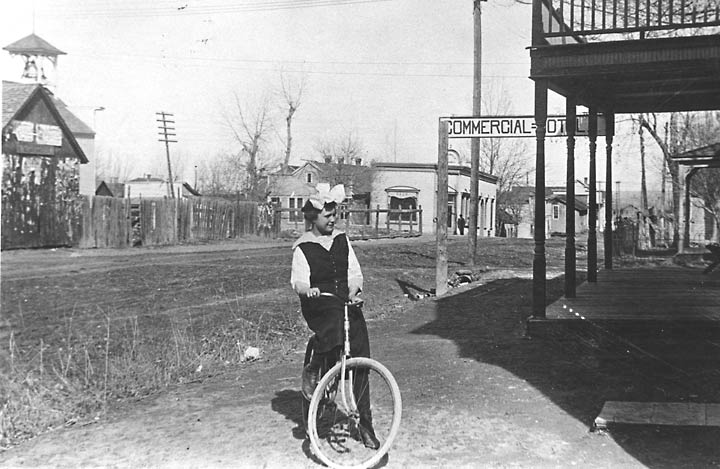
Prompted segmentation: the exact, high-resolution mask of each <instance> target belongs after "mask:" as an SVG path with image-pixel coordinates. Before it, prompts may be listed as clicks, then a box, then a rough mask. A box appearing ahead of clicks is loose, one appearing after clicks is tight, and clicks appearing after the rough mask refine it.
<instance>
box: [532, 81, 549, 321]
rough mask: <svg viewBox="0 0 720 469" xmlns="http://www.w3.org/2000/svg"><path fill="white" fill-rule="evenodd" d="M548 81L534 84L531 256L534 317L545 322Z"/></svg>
mask: <svg viewBox="0 0 720 469" xmlns="http://www.w3.org/2000/svg"><path fill="white" fill-rule="evenodd" d="M547 97H548V83H547V80H536V81H535V126H536V130H535V136H536V137H535V138H536V154H535V222H534V224H535V251H534V254H533V309H532V311H533V317H534V318H538V319H545V273H546V262H545V127H546V126H547Z"/></svg>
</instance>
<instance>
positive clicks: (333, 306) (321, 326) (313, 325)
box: [301, 298, 370, 357]
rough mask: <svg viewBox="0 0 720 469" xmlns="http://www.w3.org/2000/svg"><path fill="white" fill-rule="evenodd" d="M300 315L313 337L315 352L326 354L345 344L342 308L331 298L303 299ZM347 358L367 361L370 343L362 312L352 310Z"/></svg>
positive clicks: (357, 308)
mask: <svg viewBox="0 0 720 469" xmlns="http://www.w3.org/2000/svg"><path fill="white" fill-rule="evenodd" d="M301 305H302V314H303V317H304V318H305V321H306V322H307V325H308V327H309V328H310V329H311V330H312V331H313V332H314V333H315V336H316V338H317V342H316V344H315V351H316V352H317V353H326V352H329V351H331V350H333V349H335V348H337V347H341V346H342V344H343V342H344V340H345V331H344V329H343V305H342V303H340V302H339V301H337V300H335V299H333V298H317V299H303V300H302V301H301ZM348 316H349V318H350V354H351V355H352V356H353V357H369V356H370V341H369V339H368V332H367V325H366V324H365V317H364V316H363V313H362V309H361V308H359V307H356V306H351V307H350V309H349V311H348Z"/></svg>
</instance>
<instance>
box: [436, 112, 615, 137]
mask: <svg viewBox="0 0 720 469" xmlns="http://www.w3.org/2000/svg"><path fill="white" fill-rule="evenodd" d="M565 120H566V119H565V116H548V118H547V123H546V127H545V136H546V137H564V136H567V129H566V125H565ZM440 121H446V122H447V123H448V137H449V138H518V137H535V128H536V126H535V117H533V116H493V117H441V118H440ZM588 121H589V119H588V116H587V115H581V116H577V124H576V127H575V136H577V137H586V136H588V133H589V132H588V130H589V126H588ZM597 135H598V136H602V135H605V118H604V116H601V115H599V116H598V128H597Z"/></svg>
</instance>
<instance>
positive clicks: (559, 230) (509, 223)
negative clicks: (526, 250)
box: [503, 181, 604, 238]
mask: <svg viewBox="0 0 720 469" xmlns="http://www.w3.org/2000/svg"><path fill="white" fill-rule="evenodd" d="M588 198H589V197H588V193H587V184H586V183H585V182H581V181H577V183H576V187H575V231H576V233H578V234H580V233H585V232H587V230H588ZM597 198H598V202H597V204H598V207H602V206H603V202H602V200H603V195H602V194H600V193H598V195H597ZM566 208H567V193H566V190H565V187H564V186H562V187H553V186H547V187H546V188H545V234H546V236H548V237H549V236H551V235H552V234H556V235H564V234H565V233H566V230H565V222H566V213H567V211H566ZM599 213H601V212H600V211H599ZM599 216H600V215H599ZM602 218H603V220H604V217H602ZM503 219H504V220H505V221H504V229H505V232H506V235H507V236H509V237H517V238H532V237H533V236H534V233H535V228H534V225H533V224H534V220H535V187H534V186H516V187H513V188H512V189H511V190H510V193H509V194H508V196H507V197H506V201H505V207H504V213H503ZM596 226H597V227H598V228H602V226H604V225H601V224H600V221H598V224H597V225H596Z"/></svg>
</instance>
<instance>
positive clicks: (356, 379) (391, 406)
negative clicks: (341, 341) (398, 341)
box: [308, 357, 402, 468]
mask: <svg viewBox="0 0 720 469" xmlns="http://www.w3.org/2000/svg"><path fill="white" fill-rule="evenodd" d="M345 369H346V372H345V376H346V379H345V380H344V382H345V393H344V394H345V399H343V392H342V389H340V386H341V383H342V381H343V380H341V374H342V371H341V364H340V363H338V364H337V365H335V366H334V367H333V368H332V369H331V370H330V371H328V372H327V373H326V374H325V375H324V376H323V377H322V379H321V380H320V382H319V383H318V386H317V388H316V389H315V392H314V394H313V396H312V399H311V400H310V408H309V410H308V434H309V437H310V446H311V448H312V451H313V453H314V454H315V455H316V456H317V457H318V458H319V459H320V460H322V462H324V463H325V464H327V465H328V466H329V467H333V468H368V467H371V466H374V465H375V464H377V463H378V462H379V461H380V460H381V459H382V457H383V456H385V454H386V453H387V452H388V450H389V449H390V446H391V445H392V442H393V440H394V439H395V436H396V435H397V433H398V430H399V429H400V417H401V414H402V400H401V398H400V388H399V387H398V385H397V382H396V381H395V378H393V376H392V374H391V373H390V371H388V369H387V368H385V366H383V365H382V364H381V363H379V362H377V361H375V360H373V359H371V358H364V357H358V358H350V359H348V360H347V362H346V365H345ZM365 377H366V378H365ZM356 403H357V405H354V404H356ZM361 414H362V416H361ZM368 419H370V420H371V421H372V426H373V427H374V430H375V436H376V437H377V439H378V440H379V442H380V447H379V448H377V449H372V448H367V447H366V446H365V445H364V444H363V441H362V438H361V437H360V434H359V425H361V424H362V425H366V422H367V421H368Z"/></svg>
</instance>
